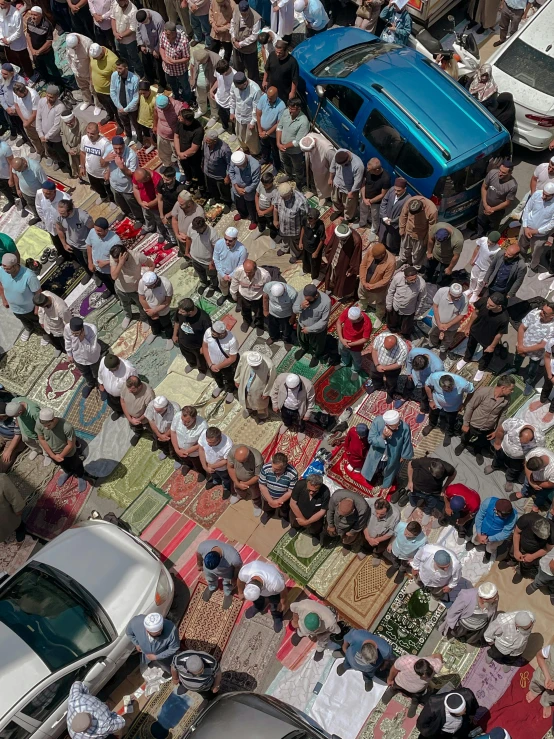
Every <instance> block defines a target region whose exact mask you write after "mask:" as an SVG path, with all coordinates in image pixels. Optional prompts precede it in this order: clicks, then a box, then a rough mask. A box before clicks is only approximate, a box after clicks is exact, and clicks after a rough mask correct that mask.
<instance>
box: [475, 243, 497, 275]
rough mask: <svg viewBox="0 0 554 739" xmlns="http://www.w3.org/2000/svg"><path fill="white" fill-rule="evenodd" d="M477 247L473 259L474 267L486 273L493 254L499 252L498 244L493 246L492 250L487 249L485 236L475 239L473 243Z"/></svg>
mask: <svg viewBox="0 0 554 739" xmlns="http://www.w3.org/2000/svg"><path fill="white" fill-rule="evenodd" d="M475 243H476V244H477V246H478V247H479V251H478V252H477V258H476V259H475V267H477V268H478V269H480V270H481V271H482V272H486V271H487V270H488V268H489V265H490V263H491V261H492V258H493V257H494V255H495V254H497V253H498V252H499V251H500V247H499V246H498V244H495V245H494V246H493V247H492V249H489V240H488V238H487V237H486V236H483V237H482V238H480V239H477V241H476V242H475Z"/></svg>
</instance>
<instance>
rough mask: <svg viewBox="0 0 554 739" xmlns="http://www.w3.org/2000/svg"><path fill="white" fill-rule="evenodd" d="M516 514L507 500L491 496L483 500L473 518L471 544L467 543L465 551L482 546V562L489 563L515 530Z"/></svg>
mask: <svg viewBox="0 0 554 739" xmlns="http://www.w3.org/2000/svg"><path fill="white" fill-rule="evenodd" d="M516 521H517V512H516V511H515V510H514V508H513V506H512V504H511V503H510V501H509V500H505V499H504V498H497V497H495V496H491V497H489V498H485V499H484V500H483V501H482V502H481V505H480V507H479V511H478V513H477V515H476V517H475V533H474V535H473V539H472V542H468V544H467V545H466V548H467V549H472V548H473V545H479V544H481V545H484V546H485V554H484V561H485V562H489V561H490V558H491V556H492V554H493V553H496V550H497V549H498V548H499V547H500V546H501V545H502V542H504V541H507V540H508V539H509V538H510V537H511V535H512V532H513V530H514V528H515V525H516Z"/></svg>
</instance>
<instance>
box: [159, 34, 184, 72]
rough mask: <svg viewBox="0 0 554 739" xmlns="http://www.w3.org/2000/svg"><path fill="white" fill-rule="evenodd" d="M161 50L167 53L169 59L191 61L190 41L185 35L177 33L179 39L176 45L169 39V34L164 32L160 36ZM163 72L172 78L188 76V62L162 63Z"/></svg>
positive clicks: (176, 40)
mask: <svg viewBox="0 0 554 739" xmlns="http://www.w3.org/2000/svg"><path fill="white" fill-rule="evenodd" d="M160 49H162V50H163V51H164V52H165V55H166V57H167V58H168V59H190V46H189V40H188V38H187V36H186V34H185V33H183V32H182V31H177V38H176V39H175V43H173V44H172V43H171V42H170V41H169V39H168V38H167V33H166V32H165V31H162V34H161V36H160ZM162 67H163V70H164V72H165V73H166V74H168V75H169V76H170V77H180V76H181V75H183V74H186V73H187V71H188V68H189V64H188V61H187V62H179V63H178V64H173V63H172V62H162Z"/></svg>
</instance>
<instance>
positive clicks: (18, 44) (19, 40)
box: [0, 7, 27, 51]
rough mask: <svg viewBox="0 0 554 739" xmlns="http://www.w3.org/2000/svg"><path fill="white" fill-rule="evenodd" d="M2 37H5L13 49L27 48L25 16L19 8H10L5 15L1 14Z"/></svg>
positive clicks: (21, 49) (0, 29) (0, 33)
mask: <svg viewBox="0 0 554 739" xmlns="http://www.w3.org/2000/svg"><path fill="white" fill-rule="evenodd" d="M0 38H5V39H6V41H7V42H8V43H9V45H10V49H11V50H12V51H23V49H26V48H27V41H26V40H25V34H24V32H23V18H22V16H21V13H20V12H19V10H16V9H15V8H14V7H11V8H8V12H7V13H6V14H5V15H4V14H3V13H2V14H0Z"/></svg>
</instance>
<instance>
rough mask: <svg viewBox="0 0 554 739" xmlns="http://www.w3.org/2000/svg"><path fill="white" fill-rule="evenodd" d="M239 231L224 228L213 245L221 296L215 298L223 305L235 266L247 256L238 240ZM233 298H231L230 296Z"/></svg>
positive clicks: (227, 296) (227, 297) (227, 295)
mask: <svg viewBox="0 0 554 739" xmlns="http://www.w3.org/2000/svg"><path fill="white" fill-rule="evenodd" d="M238 235H239V232H238V231H237V229H236V228H233V227H229V228H228V229H226V231H225V234H224V236H223V238H222V239H219V240H218V241H217V242H216V244H215V247H214V255H213V261H214V265H215V268H216V270H217V277H218V280H219V289H220V290H221V297H219V298H218V299H217V304H218V305H223V303H224V302H225V300H229V293H230V289H231V281H232V279H233V275H234V273H235V270H236V269H237V267H240V265H241V264H243V263H244V261H245V259H246V258H247V257H248V252H247V251H246V247H245V246H244V244H243V243H242V242H240V241H239V240H238ZM231 299H233V298H231Z"/></svg>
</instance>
